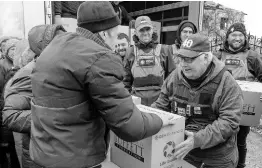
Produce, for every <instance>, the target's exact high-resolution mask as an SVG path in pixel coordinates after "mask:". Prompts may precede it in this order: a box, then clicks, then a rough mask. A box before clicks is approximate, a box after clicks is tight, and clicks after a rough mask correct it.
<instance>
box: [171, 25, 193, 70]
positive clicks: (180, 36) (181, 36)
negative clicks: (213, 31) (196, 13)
mask: <svg viewBox="0 0 262 168" xmlns="http://www.w3.org/2000/svg"><path fill="white" fill-rule="evenodd" d="M195 33H197V27H196V26H195V25H194V23H193V22H190V21H188V20H185V21H182V22H181V23H180V24H179V25H178V29H177V32H176V34H177V39H176V40H175V44H173V45H172V47H173V58H174V61H175V64H176V65H177V64H178V59H177V52H178V50H179V49H180V46H181V44H182V43H183V42H184V41H185V39H187V38H188V37H189V36H190V35H192V34H195Z"/></svg>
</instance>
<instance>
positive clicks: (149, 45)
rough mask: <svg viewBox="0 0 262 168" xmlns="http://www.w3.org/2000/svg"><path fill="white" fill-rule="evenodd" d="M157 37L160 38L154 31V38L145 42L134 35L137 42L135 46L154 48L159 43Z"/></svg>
mask: <svg viewBox="0 0 262 168" xmlns="http://www.w3.org/2000/svg"><path fill="white" fill-rule="evenodd" d="M157 38H158V35H157V33H156V32H154V33H153V35H152V40H151V41H150V42H149V43H147V44H145V43H142V42H141V41H140V40H139V38H138V37H137V35H135V34H134V35H133V40H134V42H135V46H136V47H138V48H140V49H145V48H154V46H155V45H157V44H158V41H157Z"/></svg>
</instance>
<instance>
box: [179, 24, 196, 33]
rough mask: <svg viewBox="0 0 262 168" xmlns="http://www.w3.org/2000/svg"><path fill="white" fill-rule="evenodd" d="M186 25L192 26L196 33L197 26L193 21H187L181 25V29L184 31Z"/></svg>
mask: <svg viewBox="0 0 262 168" xmlns="http://www.w3.org/2000/svg"><path fill="white" fill-rule="evenodd" d="M186 27H190V28H191V29H192V31H193V34H195V33H196V26H195V25H194V24H193V23H191V22H186V23H184V24H183V25H182V26H181V28H180V30H181V31H183V29H184V28H186ZM180 33H181V32H180Z"/></svg>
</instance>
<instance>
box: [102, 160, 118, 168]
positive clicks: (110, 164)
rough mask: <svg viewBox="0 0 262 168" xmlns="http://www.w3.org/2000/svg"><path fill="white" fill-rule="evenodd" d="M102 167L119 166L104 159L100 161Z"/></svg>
mask: <svg viewBox="0 0 262 168" xmlns="http://www.w3.org/2000/svg"><path fill="white" fill-rule="evenodd" d="M101 166H102V168H120V167H119V166H117V165H116V164H114V163H112V162H110V161H104V162H102V163H101Z"/></svg>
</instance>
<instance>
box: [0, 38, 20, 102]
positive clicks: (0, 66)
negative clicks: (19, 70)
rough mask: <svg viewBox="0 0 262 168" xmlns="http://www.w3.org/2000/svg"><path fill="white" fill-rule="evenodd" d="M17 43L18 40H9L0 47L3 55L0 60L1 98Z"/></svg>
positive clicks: (11, 66)
mask: <svg viewBox="0 0 262 168" xmlns="http://www.w3.org/2000/svg"><path fill="white" fill-rule="evenodd" d="M18 42H19V40H18V39H15V38H11V39H8V40H7V41H6V42H5V44H4V45H2V48H1V49H2V52H3V55H4V59H1V60H0V96H2V92H3V89H4V85H5V83H6V82H7V81H8V73H9V72H10V71H11V70H12V68H13V57H14V53H15V48H16V44H17V43H18ZM0 99H1V98H0Z"/></svg>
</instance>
